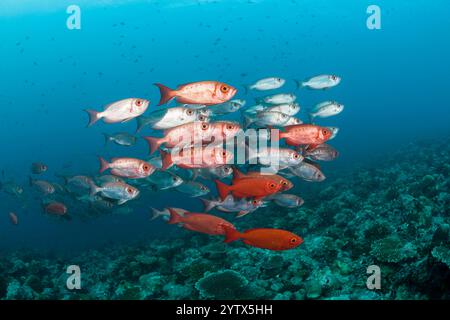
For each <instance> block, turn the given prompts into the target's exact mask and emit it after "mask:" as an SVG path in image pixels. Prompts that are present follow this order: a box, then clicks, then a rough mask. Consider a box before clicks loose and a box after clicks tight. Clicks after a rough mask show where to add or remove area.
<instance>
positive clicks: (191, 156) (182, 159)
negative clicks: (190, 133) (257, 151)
mask: <svg viewBox="0 0 450 320" xmlns="http://www.w3.org/2000/svg"><path fill="white" fill-rule="evenodd" d="M160 153H161V158H162V169H163V170H166V169H168V168H171V167H172V166H173V165H174V164H175V165H177V166H178V167H180V168H183V169H201V168H217V167H221V166H223V165H225V164H228V163H231V162H232V160H233V154H232V153H231V152H228V151H226V150H225V149H223V148H221V147H215V148H211V147H198V146H196V147H191V148H184V149H181V150H179V151H178V152H176V151H168V152H165V151H162V150H160Z"/></svg>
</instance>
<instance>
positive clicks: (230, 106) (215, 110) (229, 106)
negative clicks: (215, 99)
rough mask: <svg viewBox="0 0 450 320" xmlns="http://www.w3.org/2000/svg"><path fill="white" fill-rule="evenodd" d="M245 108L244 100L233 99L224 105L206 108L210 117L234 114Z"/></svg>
mask: <svg viewBox="0 0 450 320" xmlns="http://www.w3.org/2000/svg"><path fill="white" fill-rule="evenodd" d="M244 106H245V100H242V99H235V100H231V101H228V102H225V103H221V104H217V105H214V106H211V107H208V109H207V110H208V111H209V113H210V114H211V115H212V116H221V115H225V114H229V113H233V112H236V111H238V110H240V109H241V108H243V107H244Z"/></svg>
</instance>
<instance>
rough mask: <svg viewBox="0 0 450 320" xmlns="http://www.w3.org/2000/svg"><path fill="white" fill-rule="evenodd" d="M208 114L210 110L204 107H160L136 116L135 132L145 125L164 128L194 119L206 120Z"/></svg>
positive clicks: (156, 128)
mask: <svg viewBox="0 0 450 320" xmlns="http://www.w3.org/2000/svg"><path fill="white" fill-rule="evenodd" d="M209 114H210V112H209V111H208V110H204V109H199V110H194V109H189V108H185V107H174V108H168V109H162V110H158V111H154V112H152V113H150V114H149V115H148V116H140V117H139V118H137V119H136V121H137V128H136V132H139V131H141V130H142V128H143V127H145V126H149V127H150V128H151V129H154V130H166V129H171V128H174V127H177V126H181V125H183V124H186V123H190V122H194V121H202V122H208V121H209V119H208V116H209Z"/></svg>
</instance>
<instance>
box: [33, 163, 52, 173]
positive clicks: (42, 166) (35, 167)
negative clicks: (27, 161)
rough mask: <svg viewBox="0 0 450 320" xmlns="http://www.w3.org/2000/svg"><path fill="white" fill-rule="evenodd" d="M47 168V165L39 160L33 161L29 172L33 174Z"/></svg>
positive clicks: (44, 170)
mask: <svg viewBox="0 0 450 320" xmlns="http://www.w3.org/2000/svg"><path fill="white" fill-rule="evenodd" d="M47 170H48V166H47V165H46V164H44V163H41V162H34V163H32V164H31V172H32V173H33V174H41V173H44V172H46V171H47Z"/></svg>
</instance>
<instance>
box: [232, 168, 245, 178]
mask: <svg viewBox="0 0 450 320" xmlns="http://www.w3.org/2000/svg"><path fill="white" fill-rule="evenodd" d="M242 178H245V174H244V173H242V172H241V171H240V170H239V169H238V168H236V167H235V166H233V180H235V179H242Z"/></svg>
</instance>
